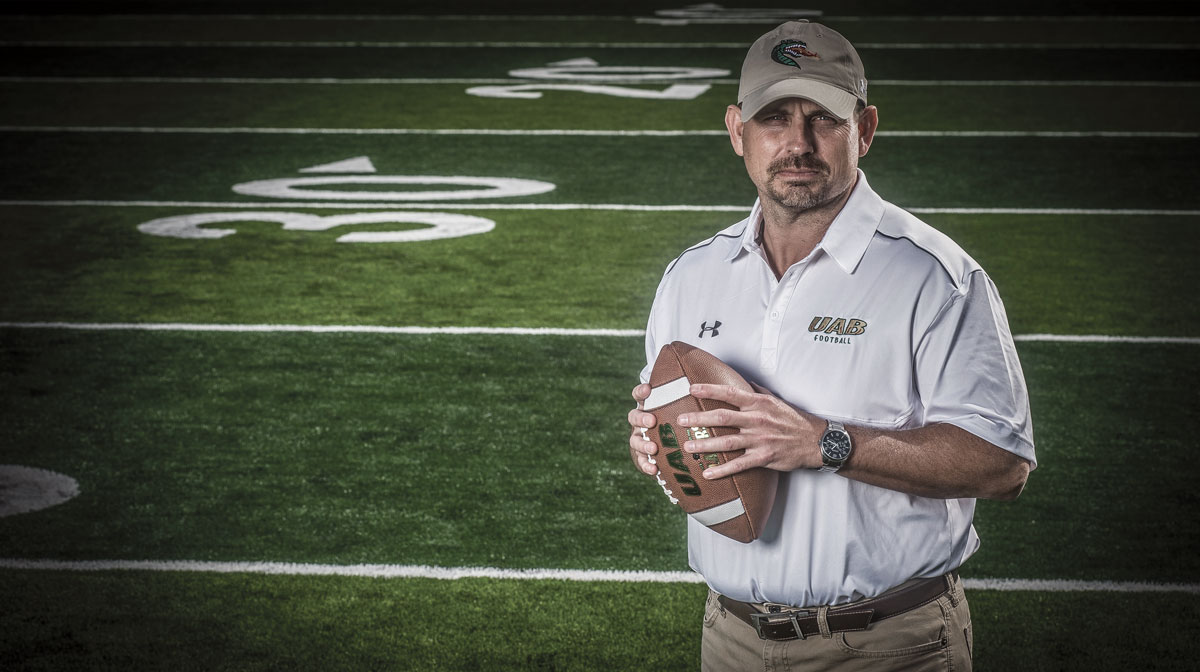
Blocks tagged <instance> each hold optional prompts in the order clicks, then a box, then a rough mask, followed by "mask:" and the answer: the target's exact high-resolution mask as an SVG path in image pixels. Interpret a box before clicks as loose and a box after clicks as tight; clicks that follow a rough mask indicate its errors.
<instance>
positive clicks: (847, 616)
mask: <svg viewBox="0 0 1200 672" xmlns="http://www.w3.org/2000/svg"><path fill="white" fill-rule="evenodd" d="M950 588H951V585H950V579H949V578H948V576H938V577H934V578H932V579H924V580H922V581H918V582H916V583H913V584H912V585H909V586H905V587H903V588H899V589H897V590H893V591H891V592H889V593H885V594H883V595H880V596H879V597H876V598H872V599H869V600H859V601H858V602H852V603H850V604H845V605H842V606H840V607H829V609H828V610H827V611H826V612H825V619H826V623H827V624H828V625H829V631H830V632H851V631H854V630H866V629H867V628H868V627H869V626H870V625H871V624H872V623H877V622H879V621H882V620H884V619H885V618H891V617H892V616H898V615H900V614H903V613H905V612H907V611H912V610H913V609H916V608H917V607H923V606H925V605H926V604H929V603H930V602H932V601H934V600H936V599H937V598H939V597H941V596H942V595H945V594H946V593H947V592H948V591H949V590H950ZM717 601H718V602H720V603H721V606H722V607H724V608H725V611H727V612H728V613H731V614H733V615H734V616H737V617H738V618H739V619H740V620H741V621H743V622H744V623H746V624H747V625H749V626H751V627H752V628H754V630H755V632H757V633H758V636H759V637H760V638H761V639H771V640H776V641H779V640H788V639H804V638H806V637H808V636H810V635H816V634H820V632H821V625H820V623H819V622H818V619H817V609H815V608H812V607H809V608H806V609H788V608H784V609H780V610H779V611H765V612H764V611H760V610H759V609H758V608H756V607H755V606H754V605H752V604H749V603H747V602H739V601H737V600H733V599H730V598H728V597H725V596H724V595H720V596H718V597H717Z"/></svg>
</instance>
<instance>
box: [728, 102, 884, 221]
mask: <svg viewBox="0 0 1200 672" xmlns="http://www.w3.org/2000/svg"><path fill="white" fill-rule="evenodd" d="M725 121H726V125H727V126H728V127H729V136H730V141H731V142H732V143H733V148H734V151H735V152H737V153H738V154H739V155H740V156H742V157H743V158H744V159H745V161H746V171H747V172H748V173H749V175H750V179H751V180H752V181H753V182H754V185H755V186H756V187H758V192H759V195H760V197H761V198H763V199H764V200H770V201H774V202H775V203H777V204H779V205H781V206H783V207H785V208H787V209H789V210H792V211H796V212H799V211H804V210H809V209H812V208H816V207H820V206H823V205H828V204H830V203H833V202H834V201H837V200H838V199H839V198H840V197H842V196H843V195H844V194H846V193H847V192H848V191H849V190H850V189H851V188H852V187H853V186H854V183H855V181H856V180H857V178H858V174H857V172H856V171H857V168H858V159H859V158H860V157H862V156H864V155H865V154H866V153H867V149H868V148H869V147H870V146H871V140H872V138H873V137H874V133H875V126H876V125H877V123H878V117H877V116H876V112H875V108H873V107H869V108H867V110H866V111H865V112H863V114H862V115H861V116H859V117H855V116H852V118H850V119H848V120H845V121H843V120H839V119H838V118H837V117H835V116H833V115H832V114H830V113H829V112H827V111H826V110H825V109H824V108H822V107H821V106H820V105H818V104H816V103H814V102H812V101H810V100H805V99H803V98H785V99H783V100H778V101H775V102H774V103H771V104H769V105H767V106H766V107H764V108H763V109H762V110H760V111H759V113H758V114H756V115H754V118H752V119H749V120H747V121H746V122H745V123H744V124H743V123H742V121H741V110H739V109H738V108H737V107H735V106H730V108H729V111H728V112H727V114H726V120H725Z"/></svg>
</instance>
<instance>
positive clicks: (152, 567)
mask: <svg viewBox="0 0 1200 672" xmlns="http://www.w3.org/2000/svg"><path fill="white" fill-rule="evenodd" d="M0 569H8V570H42V571H69V572H99V571H149V572H204V573H216V574H272V575H287V576H348V577H369V578H387V579H411V578H420V579H442V580H454V579H507V580H525V581H528V580H551V581H583V582H599V581H620V582H637V583H704V579H703V578H702V577H701V576H700V575H699V574H696V573H694V572H667V571H663V572H655V571H646V570H641V571H622V570H589V569H501V568H497V567H432V566H429V565H323V564H308V563H290V562H203V561H193V560H77V561H67V560H41V559H35V560H24V559H6V558H0ZM964 584H965V585H966V587H967V588H968V589H971V590H997V591H1036V592H1105V593H1106V592H1123V593H1191V594H1197V593H1200V584H1194V583H1151V582H1145V581H1079V580H1057V579H964Z"/></svg>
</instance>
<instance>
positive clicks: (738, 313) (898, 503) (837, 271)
mask: <svg viewBox="0 0 1200 672" xmlns="http://www.w3.org/2000/svg"><path fill="white" fill-rule="evenodd" d="M761 221H762V214H761V210H760V208H759V204H758V203H757V202H756V203H755V205H754V209H753V210H752V211H751V213H750V217H749V218H747V219H745V220H743V221H741V222H738V223H737V224H735V225H733V226H731V227H729V228H727V229H725V230H724V231H721V232H720V233H718V234H717V235H716V236H714V237H712V238H710V239H708V240H706V241H704V242H702V243H700V244H698V245H695V246H694V247H691V248H689V249H688V250H686V251H685V252H684V253H683V254H682V255H680V257H679V258H678V259H676V260H675V261H674V262H672V263H671V264H670V265H669V266H668V267H667V270H666V273H665V274H664V275H663V279H662V282H661V283H660V284H659V287H658V292H657V294H656V295H655V299H654V307H653V308H652V310H651V313H650V319H649V323H648V326H647V331H646V359H647V362H648V363H647V365H646V368H645V369H643V370H642V375H641V378H642V381H643V382H644V381H647V380H649V377H650V368H651V365H652V363H653V361H654V358H655V357H656V356H657V354H658V351H659V349H660V348H661V347H662V346H663V345H665V344H666V343H670V342H671V341H676V340H678V341H684V342H687V343H690V344H692V345H695V346H696V347H699V348H703V349H705V350H707V351H709V352H711V353H712V354H714V355H716V356H717V357H719V358H721V359H722V360H724V361H725V362H726V363H728V364H729V365H730V366H732V367H733V368H735V369H737V370H738V371H739V372H740V373H741V374H742V375H743V376H744V377H745V378H746V379H747V380H749V381H752V382H755V383H757V384H759V385H762V386H763V387H765V388H767V389H769V390H771V391H772V392H773V393H774V394H776V395H778V396H779V397H780V398H782V399H784V400H786V401H788V402H789V403H791V404H793V405H794V406H796V407H798V408H801V409H804V410H806V411H808V412H810V413H814V414H816V415H817V416H820V417H822V418H826V419H835V420H840V421H842V422H844V423H846V424H849V425H860V426H869V427H874V428H879V429H910V428H915V427H921V426H924V425H929V424H934V423H950V424H953V425H957V426H958V427H961V428H963V429H965V430H967V431H968V432H971V433H972V434H975V435H977V436H980V437H982V438H984V439H986V440H988V441H990V442H992V443H993V444H995V445H997V446H1000V447H1001V448H1004V449H1005V450H1008V451H1011V452H1013V453H1015V454H1017V455H1019V456H1021V457H1023V458H1025V459H1026V460H1029V461H1030V462H1033V461H1034V451H1033V429H1032V425H1031V421H1030V415H1029V401H1028V397H1027V393H1026V389H1025V380H1024V376H1023V374H1022V373H1021V365H1020V363H1019V362H1018V361H1017V352H1016V348H1015V347H1014V345H1013V340H1012V335H1011V333H1010V332H1009V327H1008V318H1007V316H1006V315H1005V312H1004V305H1003V304H1002V303H1001V301H1000V297H999V295H998V294H997V292H996V287H995V285H993V284H992V281H991V279H990V278H988V276H987V275H986V274H985V273H984V272H983V270H982V269H981V268H980V267H979V265H978V264H977V263H975V261H974V260H973V259H971V258H970V257H969V256H967V254H966V253H965V252H963V251H962V250H961V249H960V248H959V247H958V245H956V244H955V243H954V242H953V241H951V240H950V239H949V238H948V237H946V236H945V235H943V234H942V233H940V232H938V231H937V230H935V229H933V228H932V227H930V226H929V225H927V224H925V223H924V222H921V221H920V220H918V219H917V218H915V217H913V216H912V215H910V214H909V213H907V212H905V211H904V210H901V209H900V208H898V207H896V206H895V205H892V204H890V203H887V202H885V201H884V200H883V199H882V198H880V197H879V196H878V195H877V194H876V193H875V192H874V191H872V190H871V188H870V186H869V185H868V184H867V181H866V177H865V176H864V175H863V173H862V172H861V171H859V173H858V183H857V186H856V187H855V189H854V192H853V193H852V194H851V196H850V199H849V201H848V202H847V203H846V206H845V207H844V208H843V209H842V211H841V213H839V214H838V216H837V218H836V219H834V221H833V224H832V225H831V226H830V228H829V230H828V232H827V233H826V234H825V238H824V239H823V240H822V241H821V243H820V244H819V245H818V246H817V247H816V249H814V250H813V252H812V254H810V255H809V256H808V257H806V258H805V259H803V260H802V261H800V262H797V263H796V264H795V265H794V266H792V267H791V268H789V269H788V270H787V271H786V272H785V273H784V275H783V277H782V278H780V279H778V280H777V279H776V278H775V274H774V273H773V272H772V271H771V268H770V266H769V265H768V263H767V261H766V258H765V256H764V251H763V249H762V247H761V245H759V243H757V242H756V238H757V234H758V231H759V229H760V228H761ZM974 511H975V500H974V499H949V500H944V499H928V498H924V497H915V496H912V495H906V494H903V493H900V492H896V491H893V490H887V489H884V488H880V487H876V486H873V485H867V484H865V483H861V482H858V481H854V480H850V479H847V478H845V477H843V476H840V475H838V474H829V473H821V472H818V471H809V470H797V471H792V472H784V473H782V474H780V483H779V491H778V494H777V496H776V500H775V505H774V508H773V511H772V513H771V518H770V520H769V521H768V523H767V526H766V529H765V530H764V534H763V535H762V536H761V537H760V538H759V539H758V540H756V541H754V542H752V543H749V544H742V543H740V542H737V541H734V540H732V539H729V538H727V537H724V536H721V535H719V534H717V533H715V532H713V531H711V530H710V529H708V528H707V527H705V526H703V525H701V524H699V523H697V522H696V521H694V520H692V519H690V518H689V519H688V555H689V560H690V564H691V566H692V568H693V569H695V570H696V571H697V572H699V573H700V574H701V575H702V576H704V578H705V580H706V581H707V582H708V584H709V586H710V587H711V588H712V589H713V590H716V591H717V592H719V593H721V594H723V595H728V596H729V597H732V598H734V599H737V600H742V601H746V602H774V603H780V604H791V605H794V606H812V605H820V604H840V603H845V602H849V601H852V600H856V599H859V598H862V597H873V596H875V595H878V594H880V593H882V592H883V591H885V590H887V589H889V588H892V587H894V586H896V585H899V584H901V583H903V582H905V581H907V580H909V579H912V578H917V577H931V576H937V575H939V574H942V573H945V572H947V571H950V570H952V569H955V568H957V567H958V566H959V565H961V564H963V562H964V561H965V560H966V559H967V558H969V557H970V556H971V555H972V554H973V553H974V552H975V551H976V549H978V547H979V537H978V536H977V535H976V533H975V529H974V527H973V526H972V524H971V520H972V517H973V515H974Z"/></svg>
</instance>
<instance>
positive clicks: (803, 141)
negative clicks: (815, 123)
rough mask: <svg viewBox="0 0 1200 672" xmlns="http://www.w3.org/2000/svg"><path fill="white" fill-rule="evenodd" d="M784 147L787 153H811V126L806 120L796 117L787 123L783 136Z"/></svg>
mask: <svg viewBox="0 0 1200 672" xmlns="http://www.w3.org/2000/svg"><path fill="white" fill-rule="evenodd" d="M784 149H786V150H787V153H788V154H811V153H812V151H813V134H812V126H810V125H809V123H808V120H807V119H804V118H798V119H795V120H793V121H792V123H790V124H788V128H787V132H786V135H785V137H784Z"/></svg>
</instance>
